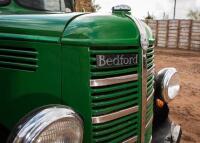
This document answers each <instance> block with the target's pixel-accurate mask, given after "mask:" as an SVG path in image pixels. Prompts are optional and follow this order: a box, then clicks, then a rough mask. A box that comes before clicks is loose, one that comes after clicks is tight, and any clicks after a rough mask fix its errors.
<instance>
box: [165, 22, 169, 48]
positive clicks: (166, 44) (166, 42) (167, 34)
mask: <svg viewBox="0 0 200 143" xmlns="http://www.w3.org/2000/svg"><path fill="white" fill-rule="evenodd" d="M168 42H169V20H167V25H166V38H165V47H166V48H168Z"/></svg>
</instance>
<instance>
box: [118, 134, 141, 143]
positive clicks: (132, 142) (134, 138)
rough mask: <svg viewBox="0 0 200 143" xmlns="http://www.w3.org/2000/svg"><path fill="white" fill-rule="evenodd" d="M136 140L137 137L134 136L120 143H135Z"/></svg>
mask: <svg viewBox="0 0 200 143" xmlns="http://www.w3.org/2000/svg"><path fill="white" fill-rule="evenodd" d="M137 139H138V137H137V136H135V137H132V138H129V139H128V140H125V141H123V142H122V143H135V142H137Z"/></svg>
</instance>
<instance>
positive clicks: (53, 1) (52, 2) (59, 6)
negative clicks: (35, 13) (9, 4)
mask: <svg viewBox="0 0 200 143" xmlns="http://www.w3.org/2000/svg"><path fill="white" fill-rule="evenodd" d="M16 1H17V3H18V4H20V5H21V6H23V7H26V8H29V9H34V10H42V11H55V12H60V11H61V12H71V11H73V2H72V0H16Z"/></svg>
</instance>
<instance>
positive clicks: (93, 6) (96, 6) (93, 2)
mask: <svg viewBox="0 0 200 143" xmlns="http://www.w3.org/2000/svg"><path fill="white" fill-rule="evenodd" d="M100 9H101V6H100V5H98V4H96V3H95V0H92V11H93V12H96V11H99V10H100Z"/></svg>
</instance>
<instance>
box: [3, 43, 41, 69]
mask: <svg viewBox="0 0 200 143" xmlns="http://www.w3.org/2000/svg"><path fill="white" fill-rule="evenodd" d="M37 54H38V52H37V51H36V50H35V49H33V48H20V47H0V68H4V69H12V70H22V71H31V72H34V71H36V69H37V67H38V65H37V61H38V59H37Z"/></svg>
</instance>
